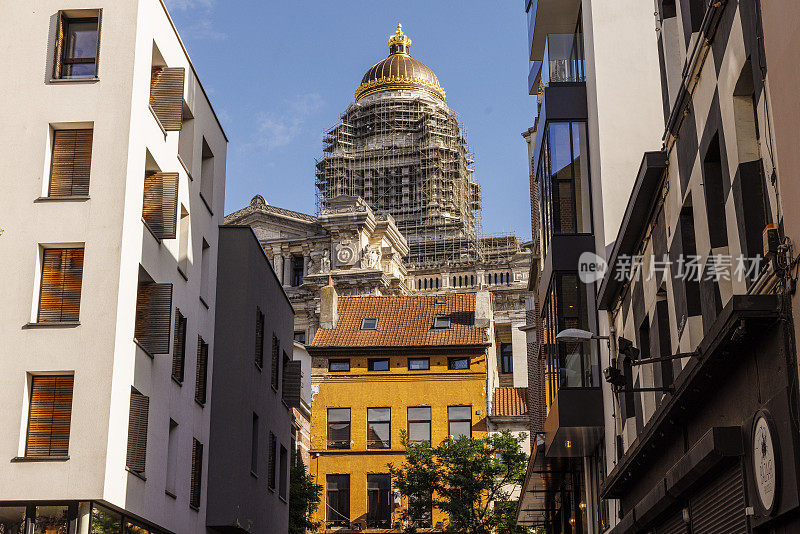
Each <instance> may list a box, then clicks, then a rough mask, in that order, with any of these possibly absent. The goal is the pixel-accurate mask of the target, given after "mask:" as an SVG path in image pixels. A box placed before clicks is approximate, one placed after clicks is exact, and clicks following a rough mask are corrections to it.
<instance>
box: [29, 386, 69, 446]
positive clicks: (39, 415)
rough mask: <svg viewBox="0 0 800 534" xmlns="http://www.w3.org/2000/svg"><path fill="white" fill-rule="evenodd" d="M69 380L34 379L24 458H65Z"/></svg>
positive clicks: (67, 432) (67, 443)
mask: <svg viewBox="0 0 800 534" xmlns="http://www.w3.org/2000/svg"><path fill="white" fill-rule="evenodd" d="M73 381H74V377H72V376H34V377H32V378H31V403H30V412H29V415H28V439H27V443H26V445H25V456H66V455H67V453H68V452H69V430H70V428H69V427H70V418H71V416H72V386H73Z"/></svg>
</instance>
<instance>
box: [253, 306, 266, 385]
mask: <svg viewBox="0 0 800 534" xmlns="http://www.w3.org/2000/svg"><path fill="white" fill-rule="evenodd" d="M255 360H256V365H257V366H258V368H259V369H261V368H262V367H263V366H264V312H262V311H261V308H259V307H258V306H256V358H255Z"/></svg>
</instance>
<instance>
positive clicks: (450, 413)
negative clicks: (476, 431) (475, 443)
mask: <svg viewBox="0 0 800 534" xmlns="http://www.w3.org/2000/svg"><path fill="white" fill-rule="evenodd" d="M447 433H448V435H450V436H452V437H453V438H459V437H461V436H467V437H471V436H472V406H448V407H447Z"/></svg>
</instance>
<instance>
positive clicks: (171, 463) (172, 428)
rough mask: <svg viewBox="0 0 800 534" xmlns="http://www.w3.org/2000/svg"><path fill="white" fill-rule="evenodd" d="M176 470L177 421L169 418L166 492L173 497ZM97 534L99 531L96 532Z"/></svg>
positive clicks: (175, 488)
mask: <svg viewBox="0 0 800 534" xmlns="http://www.w3.org/2000/svg"><path fill="white" fill-rule="evenodd" d="M177 471H178V423H176V422H175V421H173V420H172V419H170V420H169V436H168V438H167V485H166V487H165V488H164V489H165V491H166V492H167V494H169V495H171V496H173V497H175V495H176V493H175V492H176V491H177V486H176V480H177ZM98 534H99V533H98Z"/></svg>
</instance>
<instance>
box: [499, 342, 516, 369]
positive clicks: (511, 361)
mask: <svg viewBox="0 0 800 534" xmlns="http://www.w3.org/2000/svg"><path fill="white" fill-rule="evenodd" d="M505 347H509V352H508V353H505V352H504V351H503V349H504V348H505ZM506 359H508V362H506ZM506 363H508V365H506ZM500 374H504V375H510V374H514V345H513V344H512V343H502V342H501V343H500Z"/></svg>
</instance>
